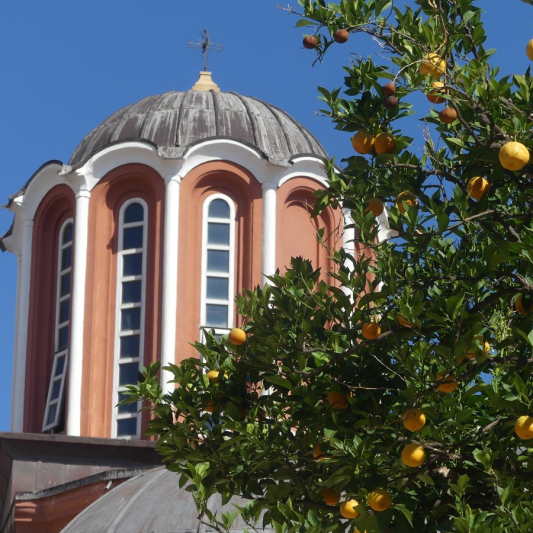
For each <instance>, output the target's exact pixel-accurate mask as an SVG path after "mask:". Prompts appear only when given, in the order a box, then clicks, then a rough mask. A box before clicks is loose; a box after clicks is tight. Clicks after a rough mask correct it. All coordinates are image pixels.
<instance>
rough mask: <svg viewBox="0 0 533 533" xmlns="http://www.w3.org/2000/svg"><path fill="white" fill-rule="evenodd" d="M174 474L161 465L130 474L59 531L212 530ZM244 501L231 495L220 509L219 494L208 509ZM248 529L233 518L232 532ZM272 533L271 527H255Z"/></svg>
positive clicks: (145, 532) (153, 532) (183, 532)
mask: <svg viewBox="0 0 533 533" xmlns="http://www.w3.org/2000/svg"><path fill="white" fill-rule="evenodd" d="M178 479H179V477H178V474H175V473H174V472H169V471H168V470H165V469H164V468H157V469H155V470H151V471H150V472H148V473H146V474H141V475H140V476H137V477H134V478H132V479H130V480H129V481H126V482H125V483H123V484H122V485H119V486H118V487H116V488H115V489H113V490H112V491H111V492H109V493H108V494H106V495H105V496H102V497H101V498H99V499H98V500H96V501H95V502H94V503H93V504H91V505H90V506H89V507H87V509H85V510H84V511H82V512H81V513H80V514H79V515H78V516H77V517H76V518H75V519H74V520H72V522H70V524H68V525H67V526H66V527H65V528H64V529H63V530H62V532H61V533H106V532H111V531H112V532H113V533H133V532H135V533H136V532H139V533H193V532H194V533H207V532H208V531H213V530H212V529H210V528H209V527H206V526H205V525H203V524H201V523H200V522H199V520H198V511H197V510H196V506H195V504H194V501H193V499H192V495H191V493H190V492H187V491H186V490H185V489H184V488H183V489H180V488H179V485H178ZM232 503H235V504H236V505H240V506H243V505H245V501H244V500H242V499H237V498H232V499H231V500H230V503H229V504H228V505H226V506H224V507H223V508H222V505H221V499H220V496H218V495H216V496H213V497H212V498H211V499H210V500H209V503H208V507H209V509H210V510H211V511H215V510H222V511H223V512H226V511H231V512H233V511H235V507H234V506H233V505H232ZM247 527H248V529H250V527H249V526H246V524H244V522H243V521H242V520H241V519H240V516H239V517H237V518H236V520H235V521H234V522H233V524H232V527H231V532H232V533H242V532H243V531H244V529H246V528H247ZM257 531H263V532H264V533H274V530H273V529H258V530H257Z"/></svg>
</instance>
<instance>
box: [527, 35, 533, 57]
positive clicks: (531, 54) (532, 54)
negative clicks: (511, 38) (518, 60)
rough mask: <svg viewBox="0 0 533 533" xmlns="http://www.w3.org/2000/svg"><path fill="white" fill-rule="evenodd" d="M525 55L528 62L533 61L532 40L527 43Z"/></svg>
mask: <svg viewBox="0 0 533 533" xmlns="http://www.w3.org/2000/svg"><path fill="white" fill-rule="evenodd" d="M526 55H527V58H528V59H529V60H530V61H533V39H531V41H529V42H528V43H527V46H526Z"/></svg>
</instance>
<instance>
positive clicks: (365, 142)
mask: <svg viewBox="0 0 533 533" xmlns="http://www.w3.org/2000/svg"><path fill="white" fill-rule="evenodd" d="M352 146H353V149H354V150H355V151H356V152H357V153H358V154H362V155H366V154H369V153H370V152H371V151H372V150H373V148H374V136H373V135H372V134H371V133H370V132H369V131H358V132H357V133H356V134H355V135H354V136H353V137H352Z"/></svg>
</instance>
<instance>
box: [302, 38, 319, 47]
mask: <svg viewBox="0 0 533 533" xmlns="http://www.w3.org/2000/svg"><path fill="white" fill-rule="evenodd" d="M303 45H304V48H307V49H308V50H312V49H313V48H316V47H317V45H318V39H317V38H316V37H315V36H314V35H306V36H305V37H304V40H303Z"/></svg>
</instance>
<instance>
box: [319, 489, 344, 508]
mask: <svg viewBox="0 0 533 533" xmlns="http://www.w3.org/2000/svg"><path fill="white" fill-rule="evenodd" d="M318 493H319V494H320V496H322V499H323V500H324V503H325V504H326V505H337V504H338V503H339V502H340V501H341V495H340V494H339V493H338V492H335V491H334V490H333V489H327V488H326V487H322V488H321V489H320V490H319V491H318Z"/></svg>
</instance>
